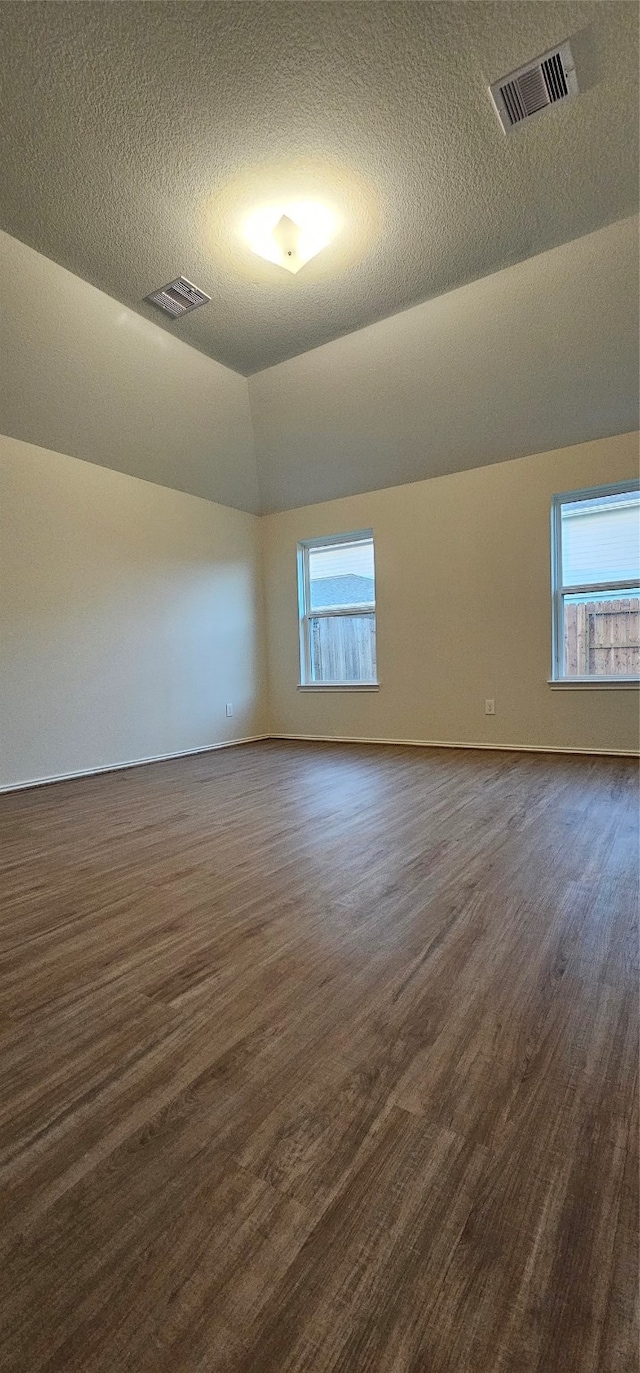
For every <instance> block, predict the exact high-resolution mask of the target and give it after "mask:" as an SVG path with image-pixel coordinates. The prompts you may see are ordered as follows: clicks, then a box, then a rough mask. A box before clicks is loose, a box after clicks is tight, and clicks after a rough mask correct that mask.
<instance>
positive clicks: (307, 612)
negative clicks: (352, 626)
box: [298, 529, 380, 691]
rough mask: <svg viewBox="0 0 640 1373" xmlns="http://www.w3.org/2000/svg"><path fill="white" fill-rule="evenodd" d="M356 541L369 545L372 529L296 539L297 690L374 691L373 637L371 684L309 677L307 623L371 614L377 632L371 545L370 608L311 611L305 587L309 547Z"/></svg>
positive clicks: (307, 573)
mask: <svg viewBox="0 0 640 1373" xmlns="http://www.w3.org/2000/svg"><path fill="white" fill-rule="evenodd" d="M359 539H362V540H364V539H366V540H367V542H369V541H371V542H373V529H356V530H352V531H351V532H350V533H348V534H328V535H326V536H325V537H324V538H317V539H300V541H299V543H298V618H299V627H300V681H299V683H298V689H299V690H300V691H378V689H379V686H380V683H379V681H378V676H377V673H378V652H377V647H378V646H377V634H376V680H375V681H373V682H314V681H313V680H312V677H311V644H310V637H309V621H310V620H315V619H317V618H318V616H319V615H320V616H322V617H326V618H327V619H329V618H331V617H332V616H338V615H373V617H374V620H375V623H376V631H377V592H376V590H375V544H374V554H373V556H374V596H375V599H374V603H373V605H370V604H369V605H350V606H328V607H327V608H326V609H325V610H320V611H317V610H311V588H310V585H309V552H310V550H311V549H312V548H339V547H340V545H341V544H348V543H357V542H358V540H359Z"/></svg>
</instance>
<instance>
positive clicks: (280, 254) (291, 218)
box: [245, 200, 337, 275]
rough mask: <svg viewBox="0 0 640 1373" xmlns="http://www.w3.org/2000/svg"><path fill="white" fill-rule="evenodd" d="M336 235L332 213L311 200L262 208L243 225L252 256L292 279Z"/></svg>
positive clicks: (335, 225) (334, 218) (335, 224)
mask: <svg viewBox="0 0 640 1373" xmlns="http://www.w3.org/2000/svg"><path fill="white" fill-rule="evenodd" d="M336 231H337V223H336V217H335V215H334V214H333V212H332V211H331V210H329V209H327V207H326V206H325V205H319V204H318V203H317V202H316V201H312V200H300V201H290V202H288V203H287V204H286V205H269V206H264V207H263V208H262V209H260V210H255V211H254V213H253V214H252V215H250V216H249V219H248V220H247V222H246V224H245V237H246V239H247V242H248V244H249V247H250V248H251V251H252V253H257V255H258V257H263V258H265V259H266V261H267V262H273V263H275V265H276V266H277V267H284V269H285V271H287V272H292V273H293V274H294V275H295V273H296V272H299V271H300V268H301V267H304V265H305V263H306V262H310V261H311V259H312V258H313V257H317V255H318V253H320V252H322V249H323V248H327V247H328V245H329V244H330V243H331V241H332V239H333V238H334V237H335V234H336Z"/></svg>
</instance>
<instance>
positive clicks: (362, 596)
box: [309, 539, 375, 610]
mask: <svg viewBox="0 0 640 1373" xmlns="http://www.w3.org/2000/svg"><path fill="white" fill-rule="evenodd" d="M309 591H310V600H311V604H310V607H309V609H310V610H322V609H329V608H330V607H332V606H350V605H375V579H374V570H373V539H358V540H357V542H354V543H343V544H335V545H334V546H333V547H332V546H331V545H328V546H327V547H326V548H310V549H309Z"/></svg>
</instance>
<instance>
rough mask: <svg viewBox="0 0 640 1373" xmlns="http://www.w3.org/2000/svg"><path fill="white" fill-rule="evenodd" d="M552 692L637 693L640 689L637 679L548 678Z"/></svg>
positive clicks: (639, 682) (639, 681)
mask: <svg viewBox="0 0 640 1373" xmlns="http://www.w3.org/2000/svg"><path fill="white" fill-rule="evenodd" d="M548 685H549V686H550V687H551V689H552V691H634V690H635V691H637V690H638V688H639V687H640V678H638V677H601V678H600V679H598V678H597V677H563V678H561V679H560V678H559V679H557V680H554V678H553V677H550V678H549V681H548Z"/></svg>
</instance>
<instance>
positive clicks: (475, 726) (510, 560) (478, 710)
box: [260, 434, 638, 750]
mask: <svg viewBox="0 0 640 1373" xmlns="http://www.w3.org/2000/svg"><path fill="white" fill-rule="evenodd" d="M637 469H638V436H637V435H636V434H627V435H620V436H617V437H615V438H608V439H602V440H599V441H595V442H591V443H585V444H579V445H577V446H575V447H572V448H565V449H562V450H557V451H555V452H550V453H541V454H537V455H536V456H534V457H527V458H521V459H518V460H516V461H513V462H505V463H500V464H499V465H496V466H489V467H482V468H477V469H475V470H474V471H469V472H461V473H458V474H455V475H452V476H446V477H438V478H434V479H432V480H430V481H423V482H418V483H415V484H412V485H407V486H397V487H394V488H391V489H387V490H382V491H374V492H371V493H370V494H368V495H363V496H351V497H348V498H345V499H343V500H338V501H331V502H329V503H327V504H323V505H313V506H306V507H304V508H302V509H298V510H292V511H288V512H285V513H280V514H275V515H269V516H266V517H264V518H263V519H262V520H261V522H260V523H261V532H262V537H263V548H264V559H265V578H266V581H265V586H266V602H267V642H268V646H269V677H270V699H271V726H272V729H273V730H274V732H276V733H278V734H285V735H286V734H306V735H317V736H321V737H329V738H332V737H344V738H355V739H365V738H373V739H405V740H427V741H429V740H430V741H442V742H462V743H484V744H501V745H528V746H542V747H555V748H564V749H574V748H575V749H587V750H591V749H594V750H597V749H603V750H608V749H612V750H618V749H621V750H631V749H637V747H638V693H637V691H635V690H621V689H616V690H572V691H569V690H553V689H552V688H550V687H549V686H548V684H547V678H548V677H549V672H550V644H551V623H550V584H549V524H550V519H549V507H550V501H551V496H552V495H553V493H554V492H559V491H569V490H575V489H577V488H580V487H585V486H591V485H596V484H599V483H603V482H611V481H621V480H624V479H626V478H628V477H633V476H635V475H636V473H637ZM369 526H372V527H373V531H374V538H375V555H376V573H377V601H378V671H379V678H380V690H379V691H378V692H375V693H373V692H372V693H365V692H346V691H344V692H340V691H336V692H312V691H298V690H297V689H296V683H297V682H298V679H299V663H298V620H297V593H296V543H297V540H298V539H303V538H313V537H316V536H321V535H324V534H336V533H340V532H342V531H348V530H354V529H361V528H367V527H369ZM486 697H493V698H495V703H496V714H495V716H494V717H490V716H486V715H485V714H484V701H485V698H486Z"/></svg>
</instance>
